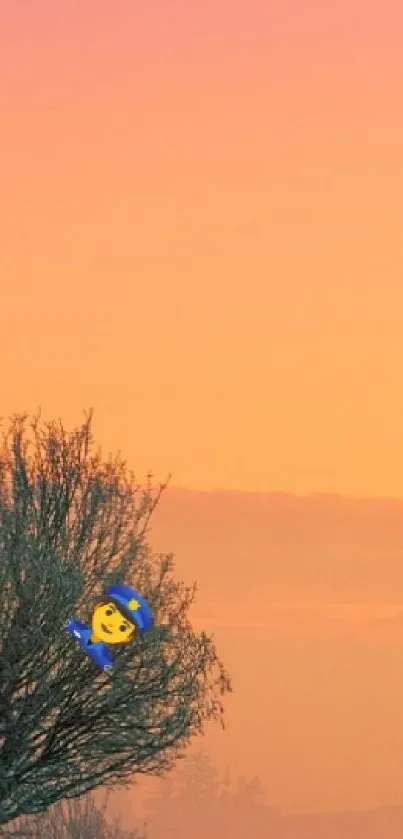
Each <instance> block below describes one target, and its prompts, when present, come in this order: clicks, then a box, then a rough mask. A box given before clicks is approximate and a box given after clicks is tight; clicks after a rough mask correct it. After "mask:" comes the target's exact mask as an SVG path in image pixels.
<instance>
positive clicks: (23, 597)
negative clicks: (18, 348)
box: [0, 415, 230, 824]
mask: <svg viewBox="0 0 403 839" xmlns="http://www.w3.org/2000/svg"><path fill="white" fill-rule="evenodd" d="M91 419H92V417H91V415H89V417H88V418H87V419H86V421H85V422H84V424H83V425H82V427H80V428H79V429H77V430H75V431H74V432H72V433H67V432H66V431H65V430H64V428H63V427H62V425H61V424H60V423H50V424H44V425H42V426H41V425H40V423H39V420H38V419H34V420H33V421H32V422H28V420H27V418H26V417H15V418H13V420H12V421H11V424H10V427H9V429H8V431H7V433H6V434H5V435H4V442H3V447H2V450H1V451H0V594H1V604H2V605H1V610H0V824H5V823H7V822H8V821H10V820H12V819H14V818H16V817H17V816H20V815H22V814H28V813H40V812H42V811H44V810H45V809H46V808H48V807H49V806H50V805H52V804H53V803H54V802H56V801H58V800H60V799H63V798H70V797H71V798H73V797H77V796H82V795H83V794H85V793H86V792H88V791H90V790H92V789H95V788H96V787H97V786H99V785H114V784H119V785H125V784H127V783H128V781H129V779H133V776H135V775H138V774H140V773H147V774H161V773H164V772H165V771H166V770H167V769H169V768H170V767H171V766H172V765H174V763H175V761H176V760H177V759H178V758H179V757H180V756H181V755H182V753H183V750H184V748H185V747H186V745H187V744H188V742H189V741H190V740H191V739H192V738H193V737H195V736H196V735H197V734H198V733H199V732H201V731H202V730H203V726H204V723H205V722H206V720H208V719H216V720H220V721H221V722H222V719H223V707H222V696H223V695H224V694H225V693H226V692H227V691H229V690H230V683H229V679H228V676H227V674H226V672H225V670H224V668H223V666H222V664H221V661H220V660H219V658H218V656H217V652H216V649H215V646H214V643H213V640H212V639H211V638H210V637H208V636H207V635H206V634H205V633H197V632H195V631H194V630H193V628H192V626H191V624H190V621H189V617H188V612H189V608H190V606H191V603H192V601H193V598H194V594H195V589H194V588H188V587H186V586H185V585H184V584H183V583H181V582H178V581H177V580H176V579H175V577H174V560H173V557H172V556H171V555H166V556H161V555H158V556H156V555H155V554H153V552H152V551H151V549H150V547H149V544H148V541H147V529H148V525H149V521H150V516H151V515H152V513H153V511H154V510H155V507H156V504H157V503H158V501H159V498H160V495H161V492H162V491H163V489H164V486H162V485H161V486H159V487H156V488H155V487H153V485H152V482H151V476H148V478H147V481H146V485H145V486H141V485H139V484H138V483H137V481H136V479H135V477H134V475H133V474H132V473H130V472H129V471H128V470H127V467H126V464H125V462H124V461H122V460H121V458H120V456H118V457H116V458H114V459H109V460H108V461H105V460H103V459H102V455H101V452H99V451H94V447H93V439H92V434H91ZM116 581H124V582H126V583H128V584H129V585H133V586H134V587H135V588H136V589H138V590H139V591H141V593H142V594H143V595H144V596H145V597H146V598H147V600H148V601H149V603H150V605H151V606H152V609H153V612H154V615H155V618H156V624H157V627H156V629H155V630H154V631H151V632H150V633H146V634H145V635H144V637H143V638H137V639H136V640H135V641H133V642H132V643H130V644H128V645H127V646H126V647H122V648H120V649H117V650H116V648H115V649H114V657H115V667H114V669H113V671H111V672H110V673H108V674H107V673H105V672H103V671H102V670H100V669H99V668H98V667H97V666H96V665H95V664H94V663H93V662H92V661H91V659H89V658H88V657H87V656H86V655H85V654H84V653H83V651H82V650H81V649H80V647H79V646H78V645H75V643H74V641H73V639H72V638H71V637H70V636H69V635H68V633H67V632H65V631H64V623H65V621H66V620H67V619H68V618H70V617H74V616H76V617H78V618H79V619H81V620H89V619H90V615H91V611H92V606H93V604H94V602H95V601H96V599H97V598H99V597H100V596H102V593H103V590H104V588H105V587H106V586H107V585H109V584H111V583H113V582H116ZM158 627H160V629H159V628H158Z"/></svg>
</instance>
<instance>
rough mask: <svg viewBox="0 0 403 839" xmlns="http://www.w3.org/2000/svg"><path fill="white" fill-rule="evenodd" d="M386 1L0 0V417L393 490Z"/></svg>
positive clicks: (247, 483) (343, 487)
mask: <svg viewBox="0 0 403 839" xmlns="http://www.w3.org/2000/svg"><path fill="white" fill-rule="evenodd" d="M402 9H403V7H402V6H401V4H400V3H399V2H397V0H395V2H391V0H386V2H383V3H380V2H378V3H375V2H373V1H372V2H371V0H365V2H364V0H339V2H337V3H324V4H323V3H317V2H316V3H309V2H304V3H301V2H300V0H281V2H279V0H278V2H275V3H268V2H266V0H261V2H258V0H248V2H246V0H244V2H240V0H235V2H232V3H228V2H225V0H204V2H203V3H201V2H195V3H189V2H187V1H186V2H185V0H180V2H175V0H173V2H170V3H166V2H165V0H164V2H162V0H160V1H159V2H155V0H149V2H147V3H137V2H133V0H126V1H125V2H123V0H114V2H102V0H86V2H85V3H82V2H79V0H75V2H74V0H68V2H67V0H58V2H57V3H55V2H53V0H48V2H38V0H34V1H33V2H30V3H21V2H19V3H7V2H5V3H2V4H1V6H0V96H1V110H2V129H1V137H0V150H1V154H0V183H1V190H0V225H1V247H0V272H1V273H0V276H1V280H0V283H1V350H2V358H3V368H2V402H1V413H2V414H3V415H7V414H9V413H10V412H12V411H15V410H22V409H28V410H29V411H31V410H35V409H36V408H37V407H38V406H39V405H40V406H42V408H43V411H44V413H45V414H46V415H47V416H59V415H60V416H62V417H63V418H64V419H65V420H66V422H67V423H70V424H71V423H72V422H74V423H75V422H77V421H79V420H80V419H81V411H82V409H84V408H86V407H88V406H90V405H92V406H94V407H95V409H96V422H95V431H96V433H97V436H98V438H99V439H100V440H101V442H103V443H104V444H105V446H106V448H108V449H113V450H115V449H116V448H118V447H121V448H122V449H123V451H124V452H125V454H126V455H127V456H128V457H129V459H130V461H131V463H132V465H134V466H135V467H136V469H137V470H138V471H139V472H140V473H141V472H144V471H145V470H147V469H148V468H151V469H152V470H153V471H154V472H155V473H157V475H158V476H164V475H165V474H166V473H167V472H168V471H172V472H173V478H174V482H175V483H176V484H180V485H186V486H190V487H198V488H214V487H226V488H242V489H258V490H259V489H271V488H275V489H285V490H293V491H297V492H302V493H304V492H306V491H310V490H323V489H325V490H333V491H341V492H346V493H352V494H365V495H367V494H369V495H399V496H401V495H403V488H402V483H403V478H402V475H403V439H402V438H403V432H402V419H401V409H402V406H403V378H402V374H401V361H402V352H403V337H402V316H403V283H402V267H403V244H402V236H401V216H402V203H403V199H402V193H403V159H402V155H401V149H402V142H403V115H402V108H401V102H402V101H403V58H402V50H401V45H402V38H403V11H402Z"/></svg>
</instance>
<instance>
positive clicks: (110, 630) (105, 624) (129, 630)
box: [92, 603, 134, 644]
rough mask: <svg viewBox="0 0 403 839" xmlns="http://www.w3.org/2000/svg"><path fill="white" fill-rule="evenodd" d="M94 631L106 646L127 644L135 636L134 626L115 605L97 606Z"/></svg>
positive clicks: (93, 623) (94, 615)
mask: <svg viewBox="0 0 403 839" xmlns="http://www.w3.org/2000/svg"><path fill="white" fill-rule="evenodd" d="M92 631H93V633H94V635H95V636H96V637H97V639H98V640H99V641H103V642H104V643H105V644H125V643H126V642H127V641H130V639H131V638H132V637H133V635H134V626H133V624H132V623H130V621H128V620H127V618H125V617H124V615H122V613H121V612H119V609H117V608H116V606H115V605H114V604H113V603H102V604H101V605H99V606H95V609H94V612H93V615H92Z"/></svg>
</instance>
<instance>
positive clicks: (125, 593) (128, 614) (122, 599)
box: [106, 583, 154, 632]
mask: <svg viewBox="0 0 403 839" xmlns="http://www.w3.org/2000/svg"><path fill="white" fill-rule="evenodd" d="M106 595H107V597H110V599H111V600H112V602H113V603H114V604H115V605H116V607H117V608H118V609H119V612H121V613H122V615H124V616H125V618H127V619H128V620H129V621H130V622H131V623H133V624H134V625H135V626H137V628H138V629H139V630H140V632H145V631H146V630H147V629H151V627H152V625H153V622H154V621H153V616H152V612H151V609H150V607H149V605H148V603H147V601H146V600H145V599H144V597H142V596H141V594H138V592H137V591H135V590H134V589H133V588H130V586H125V585H123V583H116V584H115V585H114V586H110V587H109V588H108V590H107V592H106Z"/></svg>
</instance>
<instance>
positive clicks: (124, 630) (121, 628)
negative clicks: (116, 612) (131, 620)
mask: <svg viewBox="0 0 403 839" xmlns="http://www.w3.org/2000/svg"><path fill="white" fill-rule="evenodd" d="M119 629H120V631H121V632H126V629H127V623H122V624H121V626H120V627H119Z"/></svg>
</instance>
